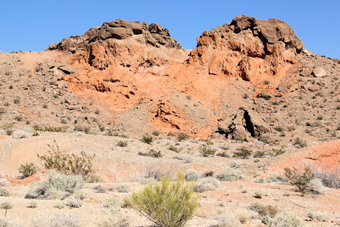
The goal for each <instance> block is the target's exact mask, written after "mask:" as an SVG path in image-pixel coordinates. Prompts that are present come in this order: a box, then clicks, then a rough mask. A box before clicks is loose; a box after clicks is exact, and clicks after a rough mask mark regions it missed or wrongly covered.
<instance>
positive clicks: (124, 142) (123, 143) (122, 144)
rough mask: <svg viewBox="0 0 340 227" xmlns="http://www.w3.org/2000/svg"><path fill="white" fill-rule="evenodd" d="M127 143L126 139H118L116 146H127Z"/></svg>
mask: <svg viewBox="0 0 340 227" xmlns="http://www.w3.org/2000/svg"><path fill="white" fill-rule="evenodd" d="M127 145H128V141H122V140H120V141H118V142H117V146H118V147H127Z"/></svg>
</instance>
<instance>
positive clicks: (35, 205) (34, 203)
mask: <svg viewBox="0 0 340 227" xmlns="http://www.w3.org/2000/svg"><path fill="white" fill-rule="evenodd" d="M27 207H28V208H37V207H38V203H37V201H30V204H29V205H28V206H27Z"/></svg>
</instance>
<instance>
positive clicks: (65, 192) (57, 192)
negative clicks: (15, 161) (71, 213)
mask: <svg viewBox="0 0 340 227" xmlns="http://www.w3.org/2000/svg"><path fill="white" fill-rule="evenodd" d="M83 185H84V181H83V179H82V177H81V176H79V175H78V176H75V175H72V176H67V175H64V174H62V173H60V172H57V171H55V170H51V171H50V172H49V178H48V179H46V180H44V181H40V182H33V183H31V185H30V188H29V190H28V192H27V194H26V195H25V198H26V199H65V198H66V197H68V196H70V195H72V194H73V193H75V192H76V191H78V190H80V189H81V188H82V187H83Z"/></svg>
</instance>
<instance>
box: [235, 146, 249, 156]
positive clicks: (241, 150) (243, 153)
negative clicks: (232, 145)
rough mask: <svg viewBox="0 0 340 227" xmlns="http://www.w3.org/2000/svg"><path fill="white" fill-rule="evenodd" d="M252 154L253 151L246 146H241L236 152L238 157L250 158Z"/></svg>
mask: <svg viewBox="0 0 340 227" xmlns="http://www.w3.org/2000/svg"><path fill="white" fill-rule="evenodd" d="M252 154H253V151H252V150H250V149H248V148H246V147H241V148H239V149H238V151H236V152H234V156H235V157H238V158H249V157H250V156H251V155H252Z"/></svg>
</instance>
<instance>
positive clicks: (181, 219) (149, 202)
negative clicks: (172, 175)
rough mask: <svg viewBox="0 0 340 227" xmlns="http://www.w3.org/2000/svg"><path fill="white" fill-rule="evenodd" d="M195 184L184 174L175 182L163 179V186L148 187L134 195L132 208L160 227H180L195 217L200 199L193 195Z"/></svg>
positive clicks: (179, 175)
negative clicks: (185, 177)
mask: <svg viewBox="0 0 340 227" xmlns="http://www.w3.org/2000/svg"><path fill="white" fill-rule="evenodd" d="M193 192H194V191H193V184H192V183H191V182H186V181H185V179H184V174H182V173H180V174H178V175H177V178H176V180H175V181H172V180H171V179H169V178H167V177H162V179H161V184H160V185H155V186H151V185H148V186H146V187H145V188H144V189H142V190H141V191H139V192H134V193H133V194H132V207H134V208H135V209H137V210H138V211H139V212H140V213H141V214H142V215H144V216H146V217H147V218H148V219H150V220H151V221H152V222H154V223H155V224H157V225H160V226H166V227H180V226H183V225H184V224H185V223H186V222H187V221H188V220H189V219H191V218H192V217H193V214H194V212H195V211H196V209H197V208H198V201H199V197H198V196H196V195H194V193H193Z"/></svg>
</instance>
